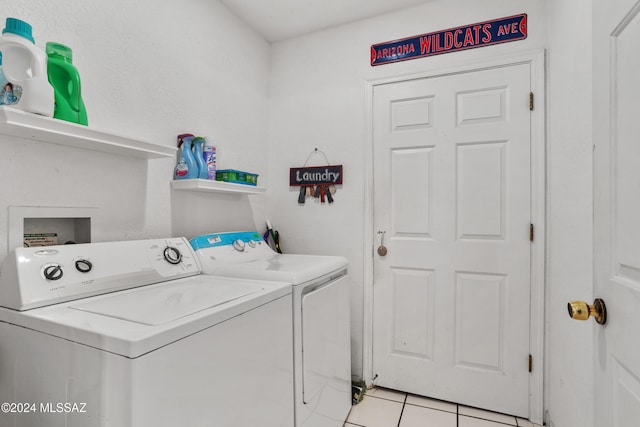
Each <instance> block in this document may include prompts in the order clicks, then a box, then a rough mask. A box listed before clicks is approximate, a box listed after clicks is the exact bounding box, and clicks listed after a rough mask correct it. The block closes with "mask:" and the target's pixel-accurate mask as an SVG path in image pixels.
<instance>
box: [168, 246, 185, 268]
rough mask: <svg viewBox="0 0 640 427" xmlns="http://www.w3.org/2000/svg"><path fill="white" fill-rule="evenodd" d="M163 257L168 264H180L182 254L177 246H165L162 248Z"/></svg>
mask: <svg viewBox="0 0 640 427" xmlns="http://www.w3.org/2000/svg"><path fill="white" fill-rule="evenodd" d="M164 259H165V261H167V262H168V263H169V264H174V265H175V264H180V262H181V261H182V254H181V253H180V251H179V250H178V249H177V248H174V247H173V246H167V247H166V248H164Z"/></svg>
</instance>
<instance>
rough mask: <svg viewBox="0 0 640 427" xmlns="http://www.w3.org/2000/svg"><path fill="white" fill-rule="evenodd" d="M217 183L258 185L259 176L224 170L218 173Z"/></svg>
mask: <svg viewBox="0 0 640 427" xmlns="http://www.w3.org/2000/svg"><path fill="white" fill-rule="evenodd" d="M216 181H224V182H232V183H234V184H245V185H258V174H255V173H249V172H243V171H238V170H235V169H222V170H219V171H216Z"/></svg>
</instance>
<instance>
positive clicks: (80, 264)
mask: <svg viewBox="0 0 640 427" xmlns="http://www.w3.org/2000/svg"><path fill="white" fill-rule="evenodd" d="M75 264H76V270H78V271H79V272H80V273H88V272H90V271H91V269H93V264H91V261H89V260H88V259H84V258H81V259H79V260H77V261H76V263H75Z"/></svg>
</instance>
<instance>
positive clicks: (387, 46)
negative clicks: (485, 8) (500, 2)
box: [371, 13, 527, 66]
mask: <svg viewBox="0 0 640 427" xmlns="http://www.w3.org/2000/svg"><path fill="white" fill-rule="evenodd" d="M526 38H527V14H526V13H522V14H520V15H514V16H508V17H506V18H499V19H494V20H491V21H484V22H478V23H475V24H470V25H465V26H462V27H456V28H450V29H448V30H441V31H436V32H433V33H427V34H421V35H419V36H413V37H407V38H404V39H399V40H393V41H389V42H385V43H378V44H374V45H372V46H371V66H376V65H382V64H388V63H391V62H398V61H407V60H409V59H416V58H423V57H425V56H432V55H439V54H442V53H449V52H456V51H459V50H466V49H473V48H476V47H483V46H490V45H494V44H498V43H507V42H512V41H516V40H523V39H526Z"/></svg>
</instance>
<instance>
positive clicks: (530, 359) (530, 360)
mask: <svg viewBox="0 0 640 427" xmlns="http://www.w3.org/2000/svg"><path fill="white" fill-rule="evenodd" d="M529 372H533V356H532V355H529Z"/></svg>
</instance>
